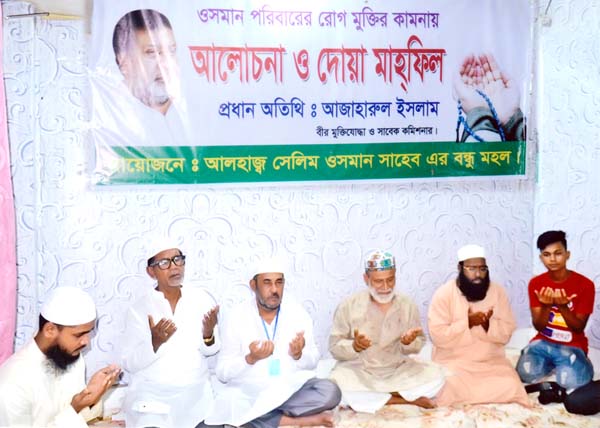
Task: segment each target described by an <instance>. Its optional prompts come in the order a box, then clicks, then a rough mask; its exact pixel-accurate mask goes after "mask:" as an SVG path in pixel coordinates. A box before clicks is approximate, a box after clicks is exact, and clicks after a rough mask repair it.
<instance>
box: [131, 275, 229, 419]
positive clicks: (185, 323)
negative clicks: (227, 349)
mask: <svg viewBox="0 0 600 428" xmlns="http://www.w3.org/2000/svg"><path fill="white" fill-rule="evenodd" d="M215 305H216V302H215V301H214V300H213V298H212V297H211V296H210V295H209V294H208V293H207V292H206V291H204V290H202V289H198V288H188V287H184V288H182V290H181V298H180V299H179V301H178V302H177V306H176V307H175V313H173V312H172V311H171V306H170V304H169V302H168V301H167V299H165V297H164V295H163V294H162V293H161V292H159V291H156V290H150V291H149V292H148V293H147V294H146V295H144V296H143V297H141V298H140V299H139V300H137V301H136V302H135V303H134V305H133V306H132V307H131V308H130V309H129V311H128V313H127V321H126V327H125V332H124V335H123V342H122V346H123V358H122V362H123V368H124V369H125V370H126V371H127V372H128V373H129V374H130V375H131V380H130V382H131V384H130V386H129V389H128V393H127V397H126V399H125V403H124V409H125V414H126V423H127V426H128V427H130V426H131V427H137V426H161V427H187V426H192V427H193V426H195V425H196V424H197V423H199V422H201V421H202V420H203V419H204V418H205V416H206V414H207V413H208V412H209V411H210V409H211V407H212V404H213V393H212V388H211V386H210V380H209V372H208V365H207V360H206V357H207V356H210V355H213V354H215V353H216V352H217V351H218V350H219V347H220V342H219V337H218V334H217V333H218V332H217V329H216V328H215V343H214V344H213V345H212V346H206V344H205V343H204V340H203V333H202V319H203V317H204V315H205V314H206V313H207V312H208V311H209V310H210V309H211V308H213V307H214V306H215ZM148 315H152V318H153V320H154V322H155V323H158V322H159V321H160V319H161V318H166V319H171V320H172V321H173V322H174V323H175V325H176V327H177V331H176V332H175V333H174V334H173V335H172V336H171V338H170V339H169V340H168V341H167V342H165V343H163V344H162V345H161V346H160V348H158V351H157V352H156V353H155V352H154V349H153V348H152V335H151V333H150V326H149V323H148Z"/></svg>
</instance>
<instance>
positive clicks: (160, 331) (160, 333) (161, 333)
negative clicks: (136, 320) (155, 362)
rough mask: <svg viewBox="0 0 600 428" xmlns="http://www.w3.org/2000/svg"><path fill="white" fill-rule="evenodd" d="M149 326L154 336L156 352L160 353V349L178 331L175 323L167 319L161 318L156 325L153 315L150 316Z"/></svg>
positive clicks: (153, 345)
mask: <svg viewBox="0 0 600 428" xmlns="http://www.w3.org/2000/svg"><path fill="white" fill-rule="evenodd" d="M148 324H149V325H150V333H151V334H152V347H153V348H154V352H156V351H158V348H160V346H161V345H162V344H163V343H165V342H166V341H167V340H169V339H170V338H171V336H173V334H174V333H175V332H176V331H177V326H175V323H174V322H173V321H171V320H168V319H166V318H161V319H160V321H159V322H158V323H157V324H154V319H153V318H152V315H148Z"/></svg>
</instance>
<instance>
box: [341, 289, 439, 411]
mask: <svg viewBox="0 0 600 428" xmlns="http://www.w3.org/2000/svg"><path fill="white" fill-rule="evenodd" d="M392 302H393V303H392V306H391V307H390V308H389V309H388V311H387V312H385V313H384V312H382V311H381V310H380V309H379V308H378V307H377V306H376V305H375V304H374V303H373V302H372V301H371V297H370V294H369V291H368V290H364V291H361V292H358V293H356V294H354V295H352V296H350V297H349V298H348V299H346V300H345V301H344V302H342V303H341V304H340V305H339V307H338V308H337V310H336V312H335V315H334V320H333V327H332V330H331V335H330V336H329V351H330V352H331V354H332V355H333V356H334V358H335V359H336V360H338V363H337V365H336V367H335V368H334V370H333V372H332V374H331V377H332V379H333V380H335V381H336V382H337V383H338V386H339V387H340V388H341V389H342V391H344V392H347V391H376V392H399V393H400V395H402V396H403V397H404V398H405V399H407V400H410V401H412V400H414V399H416V398H418V397H419V396H421V394H420V393H419V394H417V395H416V396H412V395H413V394H411V390H415V389H417V390H419V389H420V388H421V387H422V386H424V385H429V386H432V385H434V384H437V385H438V389H439V386H441V384H442V383H443V372H442V369H441V367H438V366H437V365H435V364H427V363H424V362H419V361H416V360H415V359H413V358H412V357H410V356H409V355H410V354H415V353H417V352H419V350H420V349H421V348H422V347H423V345H424V342H425V337H424V336H423V335H419V336H417V338H416V339H415V340H414V341H413V342H412V343H411V344H409V345H403V344H402V342H401V341H400V337H401V336H402V335H403V334H404V333H406V332H407V331H408V330H410V329H412V328H420V327H421V322H420V319H419V311H418V309H417V306H416V305H415V304H414V303H413V302H412V301H411V300H410V299H409V298H408V297H407V296H405V295H403V294H396V296H395V297H394V300H393V301H392ZM355 329H357V330H358V331H359V332H360V333H362V334H364V335H366V336H367V337H368V338H369V339H370V340H371V346H370V347H369V348H367V349H366V350H364V351H362V352H356V351H354V349H353V348H352V343H353V335H354V330H355Z"/></svg>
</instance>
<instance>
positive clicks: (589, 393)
mask: <svg viewBox="0 0 600 428" xmlns="http://www.w3.org/2000/svg"><path fill="white" fill-rule="evenodd" d="M565 409H567V411H568V412H569V413H577V414H578V415H586V416H587V415H595V414H596V413H598V412H600V380H594V381H592V382H590V383H588V384H587V385H584V386H582V387H580V388H577V389H576V390H575V391H573V392H571V393H570V394H567V397H566V398H565Z"/></svg>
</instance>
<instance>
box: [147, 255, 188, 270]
mask: <svg viewBox="0 0 600 428" xmlns="http://www.w3.org/2000/svg"><path fill="white" fill-rule="evenodd" d="M171 262H173V263H174V264H175V266H184V265H185V256H184V255H183V254H178V255H176V256H174V257H173V258H171V259H160V260H156V261H154V262H152V263H151V264H150V267H154V266H158V268H159V269H160V270H167V269H169V268H170V267H171Z"/></svg>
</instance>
